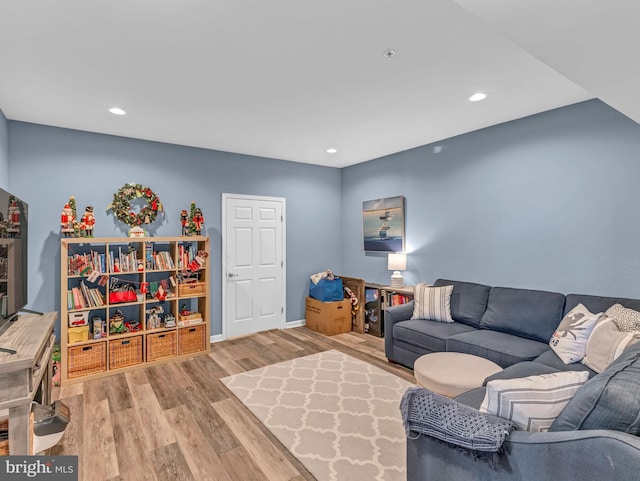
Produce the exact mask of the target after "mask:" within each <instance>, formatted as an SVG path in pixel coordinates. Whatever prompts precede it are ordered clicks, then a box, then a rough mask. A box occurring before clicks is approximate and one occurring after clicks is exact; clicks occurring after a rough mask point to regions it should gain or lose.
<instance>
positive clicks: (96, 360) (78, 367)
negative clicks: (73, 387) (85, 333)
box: [67, 341, 107, 379]
mask: <svg viewBox="0 0 640 481" xmlns="http://www.w3.org/2000/svg"><path fill="white" fill-rule="evenodd" d="M67 352H68V358H69V359H68V369H67V375H68V377H69V379H73V378H76V377H81V376H87V375H89V374H95V373H97V372H104V371H106V370H107V343H106V342H105V341H102V342H95V343H92V344H84V345H82V346H69V347H68V351H67Z"/></svg>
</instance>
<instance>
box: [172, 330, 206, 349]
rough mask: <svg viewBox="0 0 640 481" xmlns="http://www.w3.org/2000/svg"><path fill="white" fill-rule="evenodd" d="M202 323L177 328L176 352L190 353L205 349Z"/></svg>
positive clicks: (204, 331) (204, 332)
mask: <svg viewBox="0 0 640 481" xmlns="http://www.w3.org/2000/svg"><path fill="white" fill-rule="evenodd" d="M204 327H205V326H204V324H202V325H200V326H190V327H182V328H179V329H178V354H179V355H181V356H182V355H183V354H190V353H192V352H201V351H204V350H205V349H206V345H207V344H206V341H207V339H205V334H206V330H205V328H204Z"/></svg>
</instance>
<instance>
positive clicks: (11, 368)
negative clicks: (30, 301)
mask: <svg viewBox="0 0 640 481" xmlns="http://www.w3.org/2000/svg"><path fill="white" fill-rule="evenodd" d="M57 317H58V313H57V312H48V313H46V314H44V315H39V314H24V315H21V316H20V317H19V318H18V320H16V321H14V322H13V323H12V324H11V326H9V328H8V329H7V330H6V331H5V332H4V333H3V334H2V335H0V347H4V348H8V349H13V350H15V351H16V354H9V353H4V352H0V411H4V410H7V409H8V410H9V453H10V454H11V455H29V454H33V453H31V446H30V441H29V440H30V432H29V431H30V427H29V415H30V413H31V402H32V401H33V400H37V401H38V402H40V403H42V404H45V405H46V404H50V403H51V375H52V372H51V371H52V361H51V353H52V351H53V345H54V342H55V336H54V334H53V326H54V323H55V320H56V318H57Z"/></svg>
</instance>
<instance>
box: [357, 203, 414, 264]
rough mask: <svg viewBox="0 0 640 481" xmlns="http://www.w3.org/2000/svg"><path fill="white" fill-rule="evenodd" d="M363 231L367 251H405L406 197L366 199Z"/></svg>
mask: <svg viewBox="0 0 640 481" xmlns="http://www.w3.org/2000/svg"><path fill="white" fill-rule="evenodd" d="M362 231H363V237H364V250H365V251H367V252H404V239H405V235H404V197H403V196H401V195H399V196H396V197H386V198H384V199H375V200H365V201H364V202H363V203H362Z"/></svg>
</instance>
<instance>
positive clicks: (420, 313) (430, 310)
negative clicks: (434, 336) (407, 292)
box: [411, 282, 453, 322]
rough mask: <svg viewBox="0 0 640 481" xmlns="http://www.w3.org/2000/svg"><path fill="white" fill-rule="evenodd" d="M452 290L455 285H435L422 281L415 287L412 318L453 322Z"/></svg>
mask: <svg viewBox="0 0 640 481" xmlns="http://www.w3.org/2000/svg"><path fill="white" fill-rule="evenodd" d="M451 291H453V286H442V287H433V286H430V285H429V284H425V283H423V282H421V283H420V284H417V285H416V286H415V288H414V295H413V303H414V304H413V315H412V316H411V319H428V320H431V321H438V322H453V319H452V318H451V307H450V303H451Z"/></svg>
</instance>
